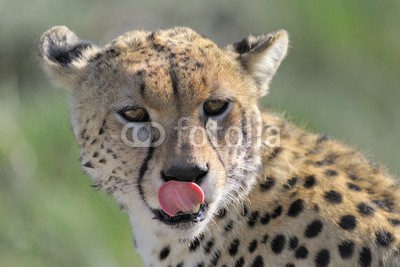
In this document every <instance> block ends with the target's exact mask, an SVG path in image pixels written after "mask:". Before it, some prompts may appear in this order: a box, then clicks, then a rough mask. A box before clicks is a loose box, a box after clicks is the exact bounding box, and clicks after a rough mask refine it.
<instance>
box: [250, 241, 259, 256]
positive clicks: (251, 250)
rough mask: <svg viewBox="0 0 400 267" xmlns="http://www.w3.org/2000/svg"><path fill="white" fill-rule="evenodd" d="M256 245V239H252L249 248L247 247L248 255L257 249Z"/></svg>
mask: <svg viewBox="0 0 400 267" xmlns="http://www.w3.org/2000/svg"><path fill="white" fill-rule="evenodd" d="M257 244H258V242H257V240H256V239H253V240H252V241H251V242H250V244H249V247H248V249H249V252H250V253H253V252H254V251H255V250H256V249H257Z"/></svg>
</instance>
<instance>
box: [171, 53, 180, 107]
mask: <svg viewBox="0 0 400 267" xmlns="http://www.w3.org/2000/svg"><path fill="white" fill-rule="evenodd" d="M169 76H170V78H171V82H172V91H173V93H174V96H175V98H176V101H177V102H178V107H180V103H181V102H180V98H179V79H178V75H177V74H176V70H175V65H174V63H173V62H172V58H170V59H169Z"/></svg>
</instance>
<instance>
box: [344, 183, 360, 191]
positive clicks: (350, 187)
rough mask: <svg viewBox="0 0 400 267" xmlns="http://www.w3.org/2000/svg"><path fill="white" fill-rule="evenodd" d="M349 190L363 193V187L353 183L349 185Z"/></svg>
mask: <svg viewBox="0 0 400 267" xmlns="http://www.w3.org/2000/svg"><path fill="white" fill-rule="evenodd" d="M347 188H349V189H350V190H353V191H358V192H359V191H361V187H359V186H358V185H356V184H353V183H347Z"/></svg>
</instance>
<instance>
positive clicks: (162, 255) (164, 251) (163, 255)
mask: <svg viewBox="0 0 400 267" xmlns="http://www.w3.org/2000/svg"><path fill="white" fill-rule="evenodd" d="M169 251H170V248H169V246H167V247H164V248H163V249H162V250H161V251H160V256H159V258H160V260H162V261H163V260H165V259H166V258H167V257H168V255H169Z"/></svg>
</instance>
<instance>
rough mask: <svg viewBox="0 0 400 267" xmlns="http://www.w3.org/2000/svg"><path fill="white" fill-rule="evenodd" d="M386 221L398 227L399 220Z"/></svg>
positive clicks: (390, 219)
mask: <svg viewBox="0 0 400 267" xmlns="http://www.w3.org/2000/svg"><path fill="white" fill-rule="evenodd" d="M388 221H389V222H390V223H391V224H392V225H393V226H399V225H400V220H399V219H393V218H389V219H388Z"/></svg>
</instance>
